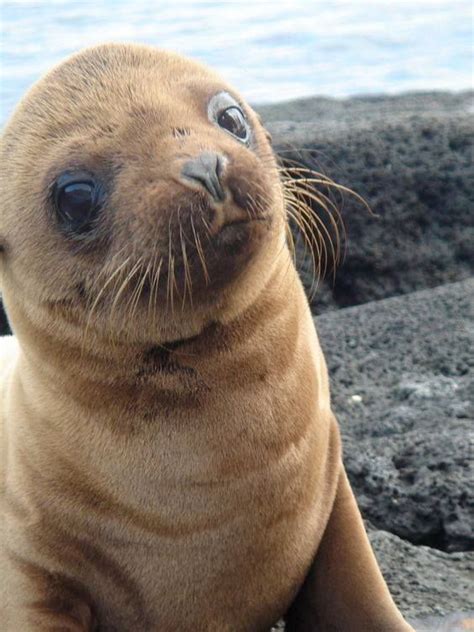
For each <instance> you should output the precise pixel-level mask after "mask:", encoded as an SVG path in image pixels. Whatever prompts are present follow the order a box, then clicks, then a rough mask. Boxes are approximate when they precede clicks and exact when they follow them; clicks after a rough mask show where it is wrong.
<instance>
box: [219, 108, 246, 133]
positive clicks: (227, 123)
mask: <svg viewBox="0 0 474 632" xmlns="http://www.w3.org/2000/svg"><path fill="white" fill-rule="evenodd" d="M217 123H218V125H219V127H222V128H223V129H226V130H227V131H228V132H230V133H231V134H233V135H234V136H237V138H239V139H240V140H242V141H244V142H245V141H247V140H248V136H249V126H248V124H247V121H246V120H245V117H244V113H243V112H242V110H241V109H240V108H239V107H237V106H235V105H232V106H231V107H230V108H227V109H226V110H224V111H223V112H221V113H220V114H219V116H218V118H217Z"/></svg>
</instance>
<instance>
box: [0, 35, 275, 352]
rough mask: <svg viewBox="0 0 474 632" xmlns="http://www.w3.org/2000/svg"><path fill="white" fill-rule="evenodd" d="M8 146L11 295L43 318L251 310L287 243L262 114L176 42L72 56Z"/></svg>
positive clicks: (149, 329)
mask: <svg viewBox="0 0 474 632" xmlns="http://www.w3.org/2000/svg"><path fill="white" fill-rule="evenodd" d="M1 153H2V176H1V199H2V205H3V209H2V214H1V218H0V247H1V254H0V271H1V275H2V285H3V291H4V294H5V302H6V304H7V308H9V309H10V313H12V312H14V311H15V309H14V308H15V307H18V308H19V309H21V310H22V312H23V313H27V314H28V318H31V319H33V320H34V321H36V322H37V323H44V324H45V326H47V327H48V328H51V327H55V326H61V327H63V328H67V330H68V332H69V333H70V332H71V331H72V330H75V329H77V330H78V331H84V329H85V328H86V327H88V329H89V331H90V332H95V334H96V335H98V336H103V335H109V334H110V335H114V336H119V337H120V336H124V335H126V336H128V337H129V338H131V339H137V340H162V341H166V340H174V339H179V338H182V337H186V336H192V335H196V334H197V333H199V331H200V329H202V328H203V327H204V326H206V324H208V323H209V322H212V321H215V320H219V319H220V318H225V317H230V316H231V315H232V314H233V313H235V312H238V311H239V310H242V309H244V308H245V306H246V305H247V304H248V303H249V302H251V301H252V300H253V299H254V298H255V296H257V295H258V293H259V292H260V291H261V290H262V288H263V287H264V286H265V284H266V283H267V282H268V280H269V278H270V275H271V274H272V271H273V270H274V268H275V266H276V265H277V261H278V257H279V253H280V252H281V250H282V248H284V247H285V241H284V239H285V238H284V231H285V211H284V203H283V194H282V188H281V184H280V179H279V173H278V168H277V165H276V162H275V159H274V156H273V153H272V150H271V147H270V143H269V140H268V135H267V133H266V132H265V130H264V129H263V127H262V125H261V124H260V122H259V119H258V116H257V115H256V114H255V113H254V112H253V111H252V109H251V108H250V107H249V106H248V105H247V104H246V103H245V102H244V100H243V99H242V98H241V97H240V96H239V95H238V94H237V93H236V92H235V90H233V89H232V88H231V87H229V86H228V85H226V84H225V83H224V82H223V81H222V80H221V79H220V78H219V77H218V76H217V75H216V74H215V73H214V72H212V71H210V70H208V69H207V68H206V67H204V66H202V65H201V64H199V63H196V62H194V61H191V60H188V59H185V58H183V57H181V56H179V55H176V54H172V53H169V52H164V51H161V50H158V49H154V48H151V47H146V46H138V45H118V44H107V45H101V46H98V47H94V48H90V49H86V50H84V51H82V52H80V53H79V54H76V55H74V56H72V57H71V58H69V59H67V60H66V61H65V62H63V63H62V64H60V65H59V66H57V67H56V68H54V69H53V70H52V71H51V72H49V73H48V74H47V75H46V76H45V77H44V78H42V79H41V80H40V81H39V82H38V83H37V84H36V85H35V86H33V88H32V89H31V90H30V91H29V93H28V94H27V95H26V97H25V98H24V99H23V100H22V101H21V102H20V104H19V106H18V108H17V110H16V112H15V113H14V115H13V116H12V118H11V120H10V122H9V123H8V125H7V127H6V130H5V133H4V136H3V141H2V150H1ZM12 321H13V326H14V328H15V324H16V323H15V317H14V316H12Z"/></svg>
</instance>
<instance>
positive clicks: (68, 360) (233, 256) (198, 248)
mask: <svg viewBox="0 0 474 632" xmlns="http://www.w3.org/2000/svg"><path fill="white" fill-rule="evenodd" d="M222 90H226V91H227V92H229V93H230V94H233V95H234V96H235V97H236V98H237V100H238V101H239V102H240V103H241V105H242V107H243V109H244V111H245V113H246V116H247V118H248V120H249V121H250V124H251V126H252V129H253V140H252V143H251V145H250V147H245V146H244V145H242V144H241V143H239V142H238V141H237V140H236V139H235V138H233V137H231V136H230V135H229V134H227V133H226V132H224V131H223V130H222V129H220V128H218V127H217V126H216V125H213V124H212V123H210V122H209V120H208V118H207V103H208V101H209V99H210V98H211V97H212V96H213V95H214V94H215V93H217V92H219V91H222ZM201 151H218V152H220V153H221V154H224V155H225V156H226V157H227V159H228V164H227V166H226V172H225V175H224V177H223V182H224V185H225V187H226V189H227V192H228V197H227V201H226V202H225V203H224V204H223V205H222V204H221V205H212V204H211V203H210V202H209V200H208V196H207V194H206V193H204V192H203V191H200V190H196V188H191V187H190V186H189V185H188V184H187V183H185V182H183V180H182V178H181V177H180V169H181V166H182V164H183V161H184V160H186V159H189V158H192V157H194V156H196V155H197V154H199V153H200V152H201ZM74 167H81V168H87V169H88V170H90V171H93V172H94V173H96V174H99V175H100V177H101V178H103V180H104V182H105V183H106V189H107V202H106V205H105V207H104V209H103V213H102V215H101V219H100V222H99V224H98V225H97V227H96V230H95V231H94V233H93V235H92V236H90V237H88V238H85V239H83V240H78V239H75V238H71V237H70V236H67V235H64V234H62V233H61V231H60V230H58V226H57V225H56V223H55V217H54V212H53V210H52V202H51V195H50V192H51V186H52V183H53V181H54V178H55V177H56V176H57V175H58V173H59V172H60V171H61V170H64V169H70V168H74ZM1 171H2V182H1V199H2V204H3V208H2V214H1V217H0V243H1V244H2V246H3V250H2V252H1V253H0V273H1V282H2V292H3V297H4V301H5V304H6V307H7V310H8V314H9V318H10V320H11V323H12V326H13V329H14V331H15V334H16V337H17V340H18V346H16V343H15V342H14V341H13V340H11V341H9V342H8V343H7V344H6V343H5V341H2V343H1V344H2V351H1V353H0V360H1V362H0V370H1V371H2V373H1V375H2V376H3V377H2V382H1V388H2V391H1V392H0V395H1V397H0V406H1V407H0V417H1V428H2V444H1V450H2V452H1V453H2V466H1V499H2V500H1V502H2V532H1V556H0V559H1V570H0V572H1V576H2V591H1V602H0V608H1V627H2V629H3V630H7V631H9V632H20V631H21V632H27V631H35V632H41V631H49V632H52V631H53V630H57V631H58V630H64V631H66V630H67V631H73V630H74V631H85V630H87V631H91V630H100V632H112V631H116V632H126V631H130V632H132V631H133V632H135V631H138V630H140V631H144V632H145V631H152V630H160V631H174V630H176V631H178V630H179V631H183V632H184V631H186V630H203V631H216V632H217V631H218V632H224V631H226V630H227V631H229V632H230V631H232V632H234V631H235V632H237V631H242V632H250V631H259V630H266V629H268V628H269V626H270V625H271V624H272V623H273V622H274V621H275V620H276V619H278V617H280V616H282V615H283V614H284V613H285V612H286V611H287V609H288V608H289V607H290V605H291V608H290V611H289V614H288V627H289V629H290V630H295V631H310V630H344V631H349V632H350V631H354V632H356V631H360V632H366V631H370V630H373V631H374V632H375V631H377V632H388V631H393V632H395V631H398V630H400V631H401V630H409V629H411V628H410V627H409V626H408V625H407V624H406V623H404V621H403V619H402V617H401V616H400V614H399V613H398V611H397V609H396V607H395V605H394V604H393V601H392V600H391V597H390V595H389V593H388V591H387V588H386V586H385V584H384V582H383V579H382V577H381V575H380V572H379V570H378V567H377V564H376V562H375V559H374V557H373V554H372V552H371V549H370V546H369V544H368V540H367V537H366V535H365V532H364V528H363V524H362V521H361V518H360V515H359V512H358V509H357V507H356V504H355V501H354V499H353V496H352V492H351V490H350V487H349V484H348V482H347V479H346V477H345V473H344V470H343V466H342V463H341V455H340V441H339V433H338V428H337V424H336V421H335V419H334V417H333V415H332V413H331V408H330V399H329V388H328V378H327V371H326V366H325V362H324V358H323V355H322V352H321V349H320V346H319V343H318V340H317V336H316V333H315V330H314V326H313V322H312V318H311V314H310V310H309V307H308V303H307V301H306V298H305V296H304V292H303V289H302V286H301V283H300V282H299V280H298V277H297V274H296V271H295V268H294V266H293V263H292V261H291V256H290V254H289V251H288V248H287V246H286V243H285V236H284V235H285V227H286V211H285V208H284V203H283V194H282V188H281V184H280V179H279V175H278V169H277V166H276V163H275V160H274V157H273V154H272V151H271V148H270V146H269V144H268V139H267V136H266V134H265V131H264V130H263V128H262V127H261V125H260V123H259V121H258V119H257V117H256V115H255V114H254V113H253V112H252V110H251V109H250V108H249V107H248V106H246V105H245V104H244V103H243V102H242V100H241V99H239V97H238V95H236V94H235V92H234V91H233V90H232V89H231V88H229V87H228V86H225V85H224V84H223V83H222V80H221V79H220V78H219V77H217V76H215V75H214V74H212V73H211V72H210V71H209V70H207V69H205V68H203V67H202V66H201V65H199V64H197V63H194V62H191V61H189V60H185V59H182V58H181V57H179V56H177V55H172V54H169V53H165V52H162V51H157V50H155V49H152V48H147V47H143V46H131V45H106V46H101V47H97V48H93V49H89V50H86V51H84V52H82V53H80V54H78V55H76V56H74V57H72V58H71V59H69V60H67V61H66V62H65V63H63V64H61V65H60V66H58V67H57V68H55V69H53V71H52V72H50V73H49V74H48V75H47V76H46V77H45V78H44V79H42V80H41V81H40V82H39V83H38V84H37V85H36V86H34V87H33V89H32V90H31V91H30V92H29V94H28V95H27V96H26V98H25V99H24V100H23V101H22V103H21V104H20V105H19V107H18V109H17V111H16V113H15V114H14V116H13V118H12V120H11V121H10V123H9V125H8V126H7V128H6V131H5V134H4V138H3V144H2V170H1ZM250 218H254V219H255V220H256V221H247V220H250ZM242 220H245V222H246V223H236V224H232V222H235V221H240V222H242ZM160 262H161V263H160ZM158 271H159V273H158ZM305 578H306V580H305Z"/></svg>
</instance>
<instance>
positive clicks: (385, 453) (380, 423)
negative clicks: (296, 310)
mask: <svg viewBox="0 0 474 632" xmlns="http://www.w3.org/2000/svg"><path fill="white" fill-rule="evenodd" d="M473 299H474V279H473V280H468V281H464V282H459V283H455V284H451V285H446V286H443V287H439V288H435V289H433V290H425V291H421V292H417V293H413V294H410V295H408V296H403V297H395V298H392V299H387V300H384V301H379V302H375V303H370V304H367V305H363V306H359V307H357V308H355V307H353V308H348V309H345V310H340V311H338V312H330V313H327V314H324V315H322V316H321V317H319V318H318V319H317V327H318V330H319V335H320V338H321V343H322V346H323V348H324V350H325V353H326V358H327V361H328V367H329V370H330V373H331V380H332V395H333V405H334V409H335V411H336V414H337V416H338V419H339V422H340V425H341V429H342V434H343V439H344V455H345V463H346V468H347V471H348V474H349V477H350V479H351V482H352V485H353V487H354V489H355V492H356V494H357V497H358V501H359V505H360V507H361V510H362V512H363V514H364V516H365V517H366V518H367V519H369V520H370V521H371V522H372V523H373V524H374V526H375V527H377V528H379V529H383V530H385V531H390V532H392V533H394V534H397V535H398V536H400V537H402V538H404V539H406V540H409V541H410V542H413V543H415V544H427V545H430V546H432V547H435V548H439V549H442V550H446V551H462V550H467V549H473V548H474V534H473V529H472V526H473V524H474V497H473V492H474V489H473V485H472V482H473V480H474V473H473V464H474V461H473V458H472V457H473V447H474V444H473V439H474V433H473V428H474V425H473V419H474V380H473V366H474V356H473V355H472V348H473V340H474V326H473V323H474V300H473Z"/></svg>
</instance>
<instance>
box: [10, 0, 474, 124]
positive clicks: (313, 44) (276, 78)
mask: <svg viewBox="0 0 474 632" xmlns="http://www.w3.org/2000/svg"><path fill="white" fill-rule="evenodd" d="M1 22H2V38H1V45H2V59H1V61H2V78H1V97H0V98H1V116H2V122H4V121H5V118H6V117H7V116H8V115H9V114H10V112H11V111H12V108H13V107H14V105H15V103H16V102H17V101H18V99H19V98H20V97H21V95H22V94H23V93H24V92H25V90H26V89H27V88H28V87H29V86H30V85H31V83H32V82H34V81H35V80H36V79H37V78H38V77H39V76H40V75H41V74H42V73H43V72H45V71H46V70H47V69H48V68H50V67H51V66H52V65H53V64H55V63H57V62H58V61H60V60H61V59H63V58H64V57H65V56H66V55H69V54H70V53H72V52H74V51H76V50H78V49H80V48H82V47H84V46H90V45H92V44H96V43H98V42H103V41H137V42H144V43H148V44H153V45H155V46H160V47H163V48H169V49H172V50H175V51H178V52H180V53H183V54H186V55H190V56H192V57H195V58H197V59H200V60H202V61H203V62H205V63H207V64H210V65H211V66H213V67H214V68H215V69H217V70H218V71H220V72H221V73H222V74H223V76H224V77H225V78H226V79H227V80H228V81H229V82H230V83H231V84H233V85H234V86H235V87H236V88H237V89H239V90H240V91H241V92H242V93H243V95H244V96H245V98H246V99H247V100H248V101H250V102H252V103H268V102H275V101H282V100H285V99H291V98H294V97H301V96H313V95H316V94H318V95H327V96H348V95H354V94H381V93H399V92H404V91H407V90H433V89H436V90H462V89H466V88H468V87H470V85H471V81H472V48H471V47H472V3H471V2H470V0H375V1H374V0H356V1H354V0H352V1H351V0H326V1H325V2H322V1H319V0H293V1H291V0H278V1H277V0H275V1H272V2H269V1H262V0H257V1H252V0H240V1H229V2H216V1H211V0H201V1H200V0H193V1H189V0H174V1H173V2H168V1H164V0H155V1H150V0H134V1H133V2H131V1H130V0H108V1H106V2H88V1H87V0H84V1H78V0H44V1H36V2H32V1H28V0H3V2H2V3H1Z"/></svg>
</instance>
